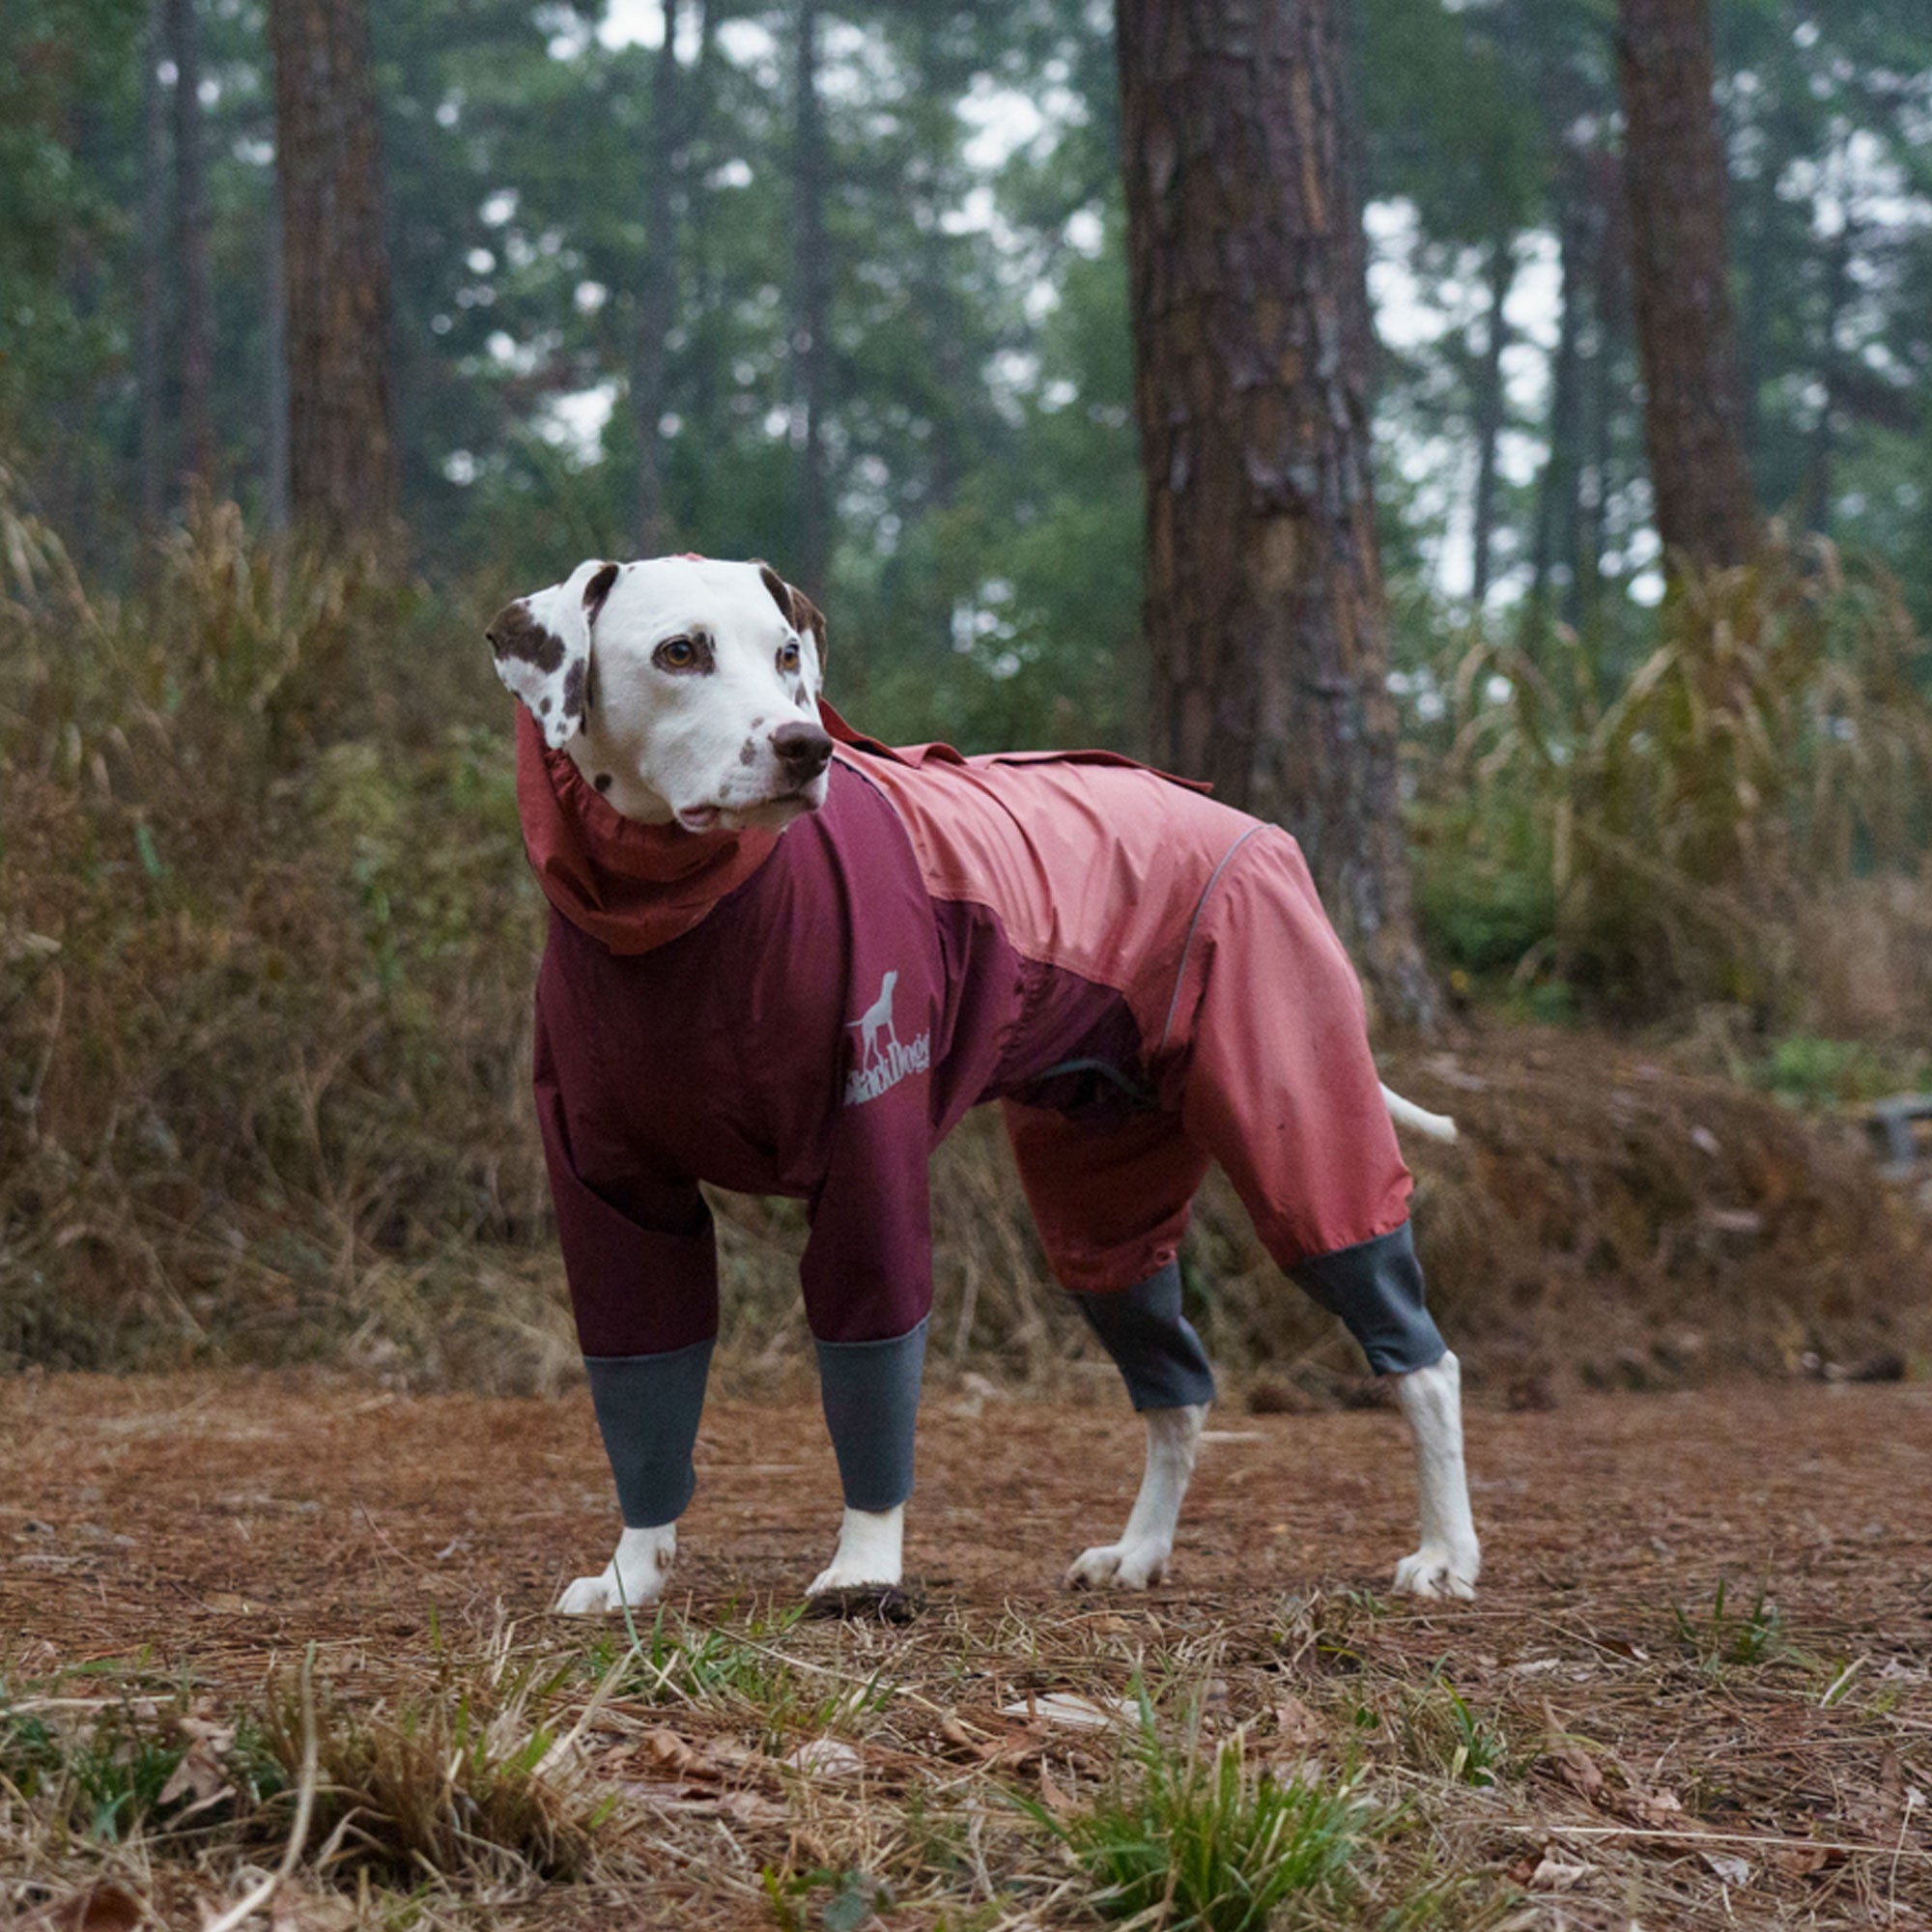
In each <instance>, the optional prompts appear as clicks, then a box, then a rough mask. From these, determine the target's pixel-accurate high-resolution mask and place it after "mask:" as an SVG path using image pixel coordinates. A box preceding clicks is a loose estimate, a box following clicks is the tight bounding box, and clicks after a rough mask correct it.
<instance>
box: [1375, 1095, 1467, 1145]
mask: <svg viewBox="0 0 1932 1932" xmlns="http://www.w3.org/2000/svg"><path fill="white" fill-rule="evenodd" d="M1382 1101H1383V1104H1384V1105H1385V1106H1386V1107H1387V1108H1388V1110H1389V1119H1390V1120H1392V1121H1393V1122H1395V1123H1396V1125H1397V1126H1399V1127H1413V1128H1414V1129H1415V1131H1416V1132H1417V1133H1419V1134H1427V1135H1428V1136H1429V1137H1430V1138H1431V1139H1432V1140H1437V1141H1453V1140H1454V1139H1455V1138H1456V1122H1454V1121H1452V1120H1451V1119H1450V1118H1449V1116H1448V1115H1447V1114H1432V1113H1431V1112H1430V1111H1429V1109H1428V1108H1427V1107H1418V1106H1417V1105H1416V1104H1415V1102H1414V1101H1413V1100H1405V1099H1404V1098H1403V1097H1402V1095H1401V1094H1398V1093H1397V1092H1396V1091H1395V1090H1394V1088H1392V1087H1384V1088H1383V1089H1382Z"/></svg>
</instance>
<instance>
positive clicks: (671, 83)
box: [631, 0, 685, 556]
mask: <svg viewBox="0 0 1932 1932" xmlns="http://www.w3.org/2000/svg"><path fill="white" fill-rule="evenodd" d="M679 12H680V9H679V7H678V4H677V0H665V39H664V47H663V50H662V51H661V52H660V53H659V55H658V61H657V72H656V75H655V77H654V78H653V80H652V82H651V128H650V140H649V143H648V153H647V155H646V161H645V174H644V253H643V260H642V262H641V264H640V265H639V290H638V335H637V343H636V346H635V353H634V357H633V361H632V365H631V412H632V415H633V418H634V419H635V421H636V424H637V437H638V507H637V517H636V520H635V521H636V528H637V536H638V547H639V550H638V554H639V555H640V556H662V555H663V554H665V553H666V552H667V551H668V550H669V549H670V548H671V547H672V546H671V529H670V513H669V511H668V507H667V506H666V502H665V480H664V432H663V429H662V428H661V427H660V425H661V424H662V423H663V420H664V412H665V399H666V395H667V392H668V366H669V360H670V351H669V348H668V338H669V335H670V331H671V327H672V326H673V323H674V322H675V320H676V316H677V266H678V261H677V258H678V246H677V240H678V221H677V171H678V160H679V156H680V153H681V151H682V149H683V146H684V128H683V116H684V111H685V110H684V102H683V98H682V91H681V89H680V87H679V84H678V81H679V76H678V64H677V20H678V14H679Z"/></svg>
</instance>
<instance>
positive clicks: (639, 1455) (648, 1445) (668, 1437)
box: [583, 1342, 711, 1529]
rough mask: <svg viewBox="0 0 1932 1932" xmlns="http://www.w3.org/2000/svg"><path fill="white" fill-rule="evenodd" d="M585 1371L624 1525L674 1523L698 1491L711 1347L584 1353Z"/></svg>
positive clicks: (694, 1345) (699, 1344) (700, 1344)
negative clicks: (695, 1448) (695, 1450)
mask: <svg viewBox="0 0 1932 1932" xmlns="http://www.w3.org/2000/svg"><path fill="white" fill-rule="evenodd" d="M583 1366H584V1368H585V1369H586V1370H588V1371H589V1375H590V1400H591V1402H592V1403H593V1404H594V1405H595V1406H596V1408H597V1427H598V1429H599V1430H600V1431H601V1432H602V1434H603V1436H604V1453H605V1454H606V1455H607V1456H609V1457H610V1459H611V1474H612V1475H613V1476H615V1477H616V1479H617V1503H618V1506H619V1507H620V1508H621V1509H622V1510H623V1512H624V1527H625V1528H626V1529H656V1528H658V1527H660V1526H661V1525H662V1524H664V1523H668V1522H675V1521H676V1520H678V1518H679V1517H681V1516H682V1515H683V1514H684V1511H685V1506H686V1505H687V1504H688V1503H689V1502H690V1501H691V1492H692V1491H693V1490H695V1489H696V1487H697V1478H696V1475H695V1474H694V1473H693V1472H692V1467H691V1450H692V1445H693V1444H694V1443H695V1442H696V1440H697V1420H698V1417H699V1416H700V1415H702V1414H703V1413H704V1384H705V1381H706V1378H708V1377H709V1376H710V1374H711V1344H710V1343H709V1342H694V1343H692V1345H691V1346H690V1347H689V1348H688V1349H672V1350H668V1351H667V1352H666V1353H664V1354H661V1355H586V1356H585V1357H584V1358H583Z"/></svg>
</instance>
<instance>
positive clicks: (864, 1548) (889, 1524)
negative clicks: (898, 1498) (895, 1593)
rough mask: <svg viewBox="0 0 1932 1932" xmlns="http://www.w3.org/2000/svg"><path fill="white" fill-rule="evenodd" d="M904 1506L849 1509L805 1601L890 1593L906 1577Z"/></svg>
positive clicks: (812, 1581) (813, 1579)
mask: <svg viewBox="0 0 1932 1932" xmlns="http://www.w3.org/2000/svg"><path fill="white" fill-rule="evenodd" d="M904 1551H905V1505H904V1504H903V1503H901V1504H899V1505H898V1507H897V1508H896V1509H889V1510H877V1511H873V1510H855V1509H848V1510H847V1511H846V1512H845V1515H844V1518H843V1520H842V1521H841V1522H840V1524H839V1528H838V1548H837V1549H835V1550H834V1551H833V1552H832V1561H831V1562H830V1563H829V1564H828V1565H827V1566H826V1567H825V1568H824V1569H823V1570H821V1571H820V1572H819V1573H818V1575H817V1576H816V1577H813V1578H812V1579H811V1588H810V1590H808V1591H807V1592H806V1595H807V1596H808V1597H820V1596H823V1595H824V1594H825V1592H826V1591H828V1590H893V1589H896V1588H897V1587H898V1583H899V1578H900V1577H902V1576H904V1574H905V1556H904Z"/></svg>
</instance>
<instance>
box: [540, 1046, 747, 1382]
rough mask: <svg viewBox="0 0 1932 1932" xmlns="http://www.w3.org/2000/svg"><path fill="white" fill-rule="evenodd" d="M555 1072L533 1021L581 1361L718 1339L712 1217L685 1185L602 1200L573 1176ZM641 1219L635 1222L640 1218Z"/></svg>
mask: <svg viewBox="0 0 1932 1932" xmlns="http://www.w3.org/2000/svg"><path fill="white" fill-rule="evenodd" d="M570 1058H571V1050H570V1048H569V1046H568V1045H566V1046H565V1048H564V1052H563V1057H562V1065H561V1066H560V1065H559V1063H558V1057H557V1055H556V1053H555V1052H554V1049H553V1042H552V1038H551V1036H550V1034H549V1032H548V1030H547V1029H546V1028H545V1026H544V1024H543V1020H542V1018H541V1016H539V1019H538V1023H537V1058H536V1103H537V1124H538V1126H539V1128H540V1129H541V1130H542V1133H543V1148H544V1159H545V1162H546V1164H547V1165H548V1167H549V1169H550V1186H551V1198H552V1200H553V1201H554V1204H555V1207H556V1228H557V1237H558V1241H559V1243H560V1245H561V1247H562V1249H563V1263H564V1271H565V1274H566V1275H567V1276H568V1278H569V1282H570V1305H571V1312H572V1313H573V1315H574V1316H575V1317H576V1321H577V1339H578V1344H579V1346H580V1347H581V1348H582V1350H583V1352H584V1353H585V1354H586V1355H656V1354H662V1353H664V1352H665V1351H666V1350H671V1349H684V1348H688V1347H690V1346H691V1344H693V1343H694V1342H704V1341H709V1340H710V1339H711V1338H712V1337H713V1336H715V1335H716V1334H717V1332H718V1258H717V1251H716V1247H715V1244H714V1241H713V1238H712V1231H711V1210H710V1208H707V1207H706V1206H705V1204H704V1197H703V1195H702V1194H700V1193H699V1192H698V1189H697V1183H696V1181H695V1180H691V1179H679V1178H673V1177H669V1176H656V1175H653V1176H649V1177H646V1176H645V1175H644V1174H642V1173H637V1174H633V1175H632V1176H630V1177H629V1186H628V1188H627V1192H628V1193H629V1195H630V1197H631V1198H630V1200H629V1201H628V1202H627V1203H626V1204H625V1206H623V1207H619V1206H618V1205H617V1204H616V1203H615V1202H613V1201H611V1200H608V1199H606V1198H605V1196H604V1195H602V1194H600V1193H599V1192H598V1191H597V1189H596V1188H594V1187H592V1186H590V1185H589V1184H588V1183H587V1182H586V1181H585V1180H584V1179H582V1176H581V1175H580V1174H579V1173H578V1169H577V1159H576V1155H575V1152H574V1151H573V1149H572V1145H571V1133H570V1115H569V1110H568V1108H567V1107H566V1104H565V1100H564V1091H565V1082H566V1081H567V1079H568V1075H569V1065H570ZM640 1215H641V1216H642V1219H639V1216H640Z"/></svg>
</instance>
